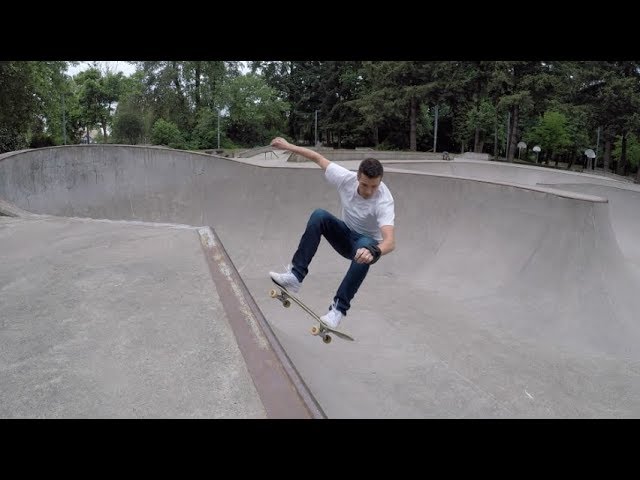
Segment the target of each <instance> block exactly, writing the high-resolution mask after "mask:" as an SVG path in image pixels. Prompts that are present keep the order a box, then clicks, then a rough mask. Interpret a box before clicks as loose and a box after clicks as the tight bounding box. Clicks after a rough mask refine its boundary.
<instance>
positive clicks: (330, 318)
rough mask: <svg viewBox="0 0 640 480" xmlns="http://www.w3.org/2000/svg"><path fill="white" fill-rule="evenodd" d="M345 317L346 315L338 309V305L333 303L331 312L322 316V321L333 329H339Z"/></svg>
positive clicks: (330, 308)
mask: <svg viewBox="0 0 640 480" xmlns="http://www.w3.org/2000/svg"><path fill="white" fill-rule="evenodd" d="M343 316H344V315H343V314H342V312H341V311H340V310H338V309H337V308H336V304H335V303H333V304H332V305H331V306H330V307H329V311H328V312H327V314H326V315H323V316H321V317H320V320H322V321H323V322H324V323H326V324H327V325H329V326H330V327H331V328H338V325H340V322H341V321H342V317H343Z"/></svg>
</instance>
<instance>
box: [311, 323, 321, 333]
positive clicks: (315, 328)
mask: <svg viewBox="0 0 640 480" xmlns="http://www.w3.org/2000/svg"><path fill="white" fill-rule="evenodd" d="M319 333H320V329H319V328H318V327H316V326H315V325H314V326H313V327H311V335H318V334H319Z"/></svg>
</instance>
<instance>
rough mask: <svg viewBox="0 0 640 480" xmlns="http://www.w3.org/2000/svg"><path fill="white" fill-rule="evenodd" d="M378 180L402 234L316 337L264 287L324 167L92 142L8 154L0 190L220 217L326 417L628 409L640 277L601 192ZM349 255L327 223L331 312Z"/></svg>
mask: <svg viewBox="0 0 640 480" xmlns="http://www.w3.org/2000/svg"><path fill="white" fill-rule="evenodd" d="M451 163H455V162H447V164H451ZM384 181H385V183H386V184H387V185H388V186H389V188H390V189H391V191H392V193H393V195H394V197H395V200H396V215H397V221H396V232H397V250H396V251H395V252H393V253H392V254H390V255H388V256H385V257H383V258H382V259H381V260H380V262H378V263H377V264H376V265H375V266H374V267H372V269H371V270H370V274H369V276H368V277H367V279H366V280H365V283H364V284H363V286H362V287H361V289H360V291H359V292H358V294H357V296H356V298H355V299H354V301H353V302H352V309H351V310H350V311H349V313H348V316H347V318H346V319H345V321H344V324H343V328H344V330H345V331H346V332H348V333H349V334H351V335H352V336H353V337H355V339H356V342H354V343H351V342H342V341H340V340H339V339H335V340H334V341H333V342H332V343H331V344H330V345H324V344H323V343H322V342H320V341H319V340H318V339H317V338H315V337H312V336H311V335H310V334H309V333H308V331H309V328H310V327H311V325H312V322H310V320H309V319H308V318H307V316H306V314H305V313H304V312H302V311H300V310H299V309H297V308H295V306H292V307H291V308H290V309H283V308H282V306H281V305H280V303H279V302H277V301H275V300H273V299H271V298H269V296H268V292H269V290H270V288H271V282H270V280H269V279H268V274H267V273H268V271H269V270H273V269H275V270H278V269H281V268H282V267H283V266H284V265H285V264H286V263H288V262H289V261H290V260H291V256H292V254H293V252H294V250H295V248H296V247H297V244H298V242H299V239H300V235H301V234H302V231H303V229H304V226H305V224H306V221H307V219H308V217H309V215H310V213H311V212H312V211H313V210H314V209H315V208H325V209H327V210H329V211H332V212H333V213H335V214H338V212H339V203H338V196H337V194H336V192H335V191H334V190H333V189H332V188H331V187H329V186H328V184H327V183H326V181H325V180H324V177H323V172H322V171H321V170H320V169H319V168H317V169H311V168H296V167H294V166H290V167H283V168H264V167H260V166H257V165H250V164H247V163H243V162H240V161H236V160H231V159H223V158H217V157H211V156H208V155H199V154H195V153H189V152H181V151H172V150H167V149H156V148H149V147H129V146H93V145H92V146H78V147H65V148H62V147H58V148H50V149H41V150H33V151H28V152H23V153H20V154H16V155H13V156H9V157H7V158H5V159H4V160H3V161H1V162H0V197H3V198H5V199H6V200H7V201H10V202H13V203H15V204H16V205H17V206H18V207H19V208H22V209H25V210H28V211H32V212H37V213H47V214H52V215H60V216H68V217H92V218H108V219H120V220H144V221H151V222H173V223H180V224H188V225H211V226H213V227H214V228H215V230H216V232H217V234H218V235H219V237H220V239H221V241H222V243H223V244H224V245H225V248H226V250H227V252H228V254H229V257H230V259H231V260H232V262H233V264H234V265H235V267H236V268H237V271H238V273H239V275H240V276H241V277H242V280H243V282H244V283H245V284H246V286H247V288H248V290H249V292H250V293H251V295H252V297H253V298H254V299H255V302H256V304H257V306H258V307H259V309H260V310H261V312H262V313H263V314H264V316H265V318H266V320H267V321H268V323H269V324H270V326H271V327H272V329H273V332H274V333H275V335H276V336H277V338H278V340H279V342H280V344H281V345H282V347H283V348H284V350H285V351H286V352H287V355H288V357H289V358H290V359H291V360H292V362H293V364H294V365H295V366H296V369H297V371H298V372H299V373H300V375H301V377H302V378H303V379H304V381H305V382H306V384H307V385H308V386H309V389H310V391H311V392H312V393H313V395H314V396H315V398H316V399H317V400H318V403H319V404H320V406H321V407H322V409H323V410H324V412H325V413H326V414H327V416H328V417H330V418H331V417H333V418H345V417H346V418H354V417H356V418H441V417H449V418H466V417H473V418H513V417H637V416H638V414H639V413H640V370H639V369H638V365H639V363H638V362H639V360H640V353H639V350H638V348H637V345H638V344H639V342H640V325H639V320H638V315H637V313H636V308H635V305H637V303H636V300H635V297H636V296H637V292H638V287H639V286H640V282H639V281H638V278H637V275H636V274H635V272H634V270H632V269H631V268H630V267H629V262H628V260H627V259H626V258H625V256H624V255H623V253H622V252H621V250H620V248H619V245H618V240H617V238H616V232H615V231H614V229H613V228H612V223H611V219H610V209H609V204H608V203H607V199H606V198H604V197H601V196H598V195H592V194H588V193H573V192H568V191H564V190H559V189H556V188H547V187H538V186H534V185H529V186H524V185H518V184H513V183H507V182H492V181H489V180H487V179H484V180H479V179H472V178H460V177H452V176H447V175H442V174H440V175H434V174H425V173H421V172H400V171H391V169H389V170H388V172H387V173H386V174H385V178H384ZM176 253H177V254H178V252H176ZM347 268H348V261H347V260H345V259H343V258H342V257H340V256H338V255H337V254H335V253H334V252H333V251H332V250H331V247H330V246H328V244H327V243H326V242H324V241H323V242H322V243H321V246H320V249H319V251H318V254H317V256H316V258H315V259H314V262H313V263H312V265H311V267H310V274H309V276H308V277H307V279H306V280H305V282H304V285H303V289H302V291H301V293H300V296H301V297H302V299H303V300H304V301H305V303H307V304H308V305H309V306H310V307H312V308H314V309H315V310H316V311H318V312H319V313H324V310H325V309H326V308H327V306H328V305H329V302H330V301H331V299H332V297H333V295H334V293H335V290H336V289H337V287H338V285H339V283H340V281H341V279H342V277H343V275H344V273H345V272H346V270H347Z"/></svg>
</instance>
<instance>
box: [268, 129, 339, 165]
mask: <svg viewBox="0 0 640 480" xmlns="http://www.w3.org/2000/svg"><path fill="white" fill-rule="evenodd" d="M271 146H272V147H274V148H280V149H282V150H289V151H290V152H293V153H297V154H298V155H302V156H303V157H305V158H308V159H309V160H312V161H314V162H316V163H317V164H318V166H319V167H321V168H322V169H323V170H326V169H327V167H328V166H329V164H330V163H331V162H330V161H329V160H327V159H326V158H324V157H323V156H322V155H320V154H319V153H318V152H314V151H313V150H311V149H309V148H305V147H298V146H297V145H293V144H292V143H289V142H287V141H286V140H285V139H284V138H281V137H276V138H274V139H273V140H271Z"/></svg>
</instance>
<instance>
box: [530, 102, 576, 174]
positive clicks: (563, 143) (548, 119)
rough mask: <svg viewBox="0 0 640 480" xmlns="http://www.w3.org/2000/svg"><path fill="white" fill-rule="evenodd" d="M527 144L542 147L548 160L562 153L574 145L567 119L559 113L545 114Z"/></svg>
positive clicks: (533, 129)
mask: <svg viewBox="0 0 640 480" xmlns="http://www.w3.org/2000/svg"><path fill="white" fill-rule="evenodd" d="M527 142H529V143H532V144H538V145H540V147H541V149H542V151H543V152H545V157H546V158H550V157H552V156H553V155H554V154H560V153H562V152H563V151H564V150H565V149H566V148H567V147H569V146H571V145H572V142H571V138H570V136H569V132H568V130H567V118H566V117H565V116H564V115H563V114H562V113H559V112H554V111H549V112H545V114H544V116H543V117H542V118H541V119H540V121H539V123H538V125H536V126H535V127H534V128H532V129H531V131H530V132H529V134H528V137H527ZM547 163H548V162H547Z"/></svg>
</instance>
